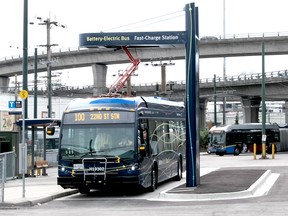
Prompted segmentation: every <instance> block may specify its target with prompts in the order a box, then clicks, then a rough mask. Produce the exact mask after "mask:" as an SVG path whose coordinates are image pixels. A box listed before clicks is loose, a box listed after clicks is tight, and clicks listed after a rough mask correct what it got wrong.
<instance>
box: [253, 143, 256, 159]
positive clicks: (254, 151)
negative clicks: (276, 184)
mask: <svg viewBox="0 0 288 216" xmlns="http://www.w3.org/2000/svg"><path fill="white" fill-rule="evenodd" d="M253 153H254V160H256V143H254V145H253Z"/></svg>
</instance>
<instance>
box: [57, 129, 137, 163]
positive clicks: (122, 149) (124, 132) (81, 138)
mask: <svg viewBox="0 0 288 216" xmlns="http://www.w3.org/2000/svg"><path fill="white" fill-rule="evenodd" d="M134 144H135V137H134V124H95V125H75V124H74V125H63V129H62V138H61V148H60V157H61V158H62V159H73V158H84V157H93V156H105V157H106V156H118V157H120V158H130V159H132V158H134V157H135V145H134Z"/></svg>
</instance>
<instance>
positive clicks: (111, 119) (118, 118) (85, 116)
mask: <svg viewBox="0 0 288 216" xmlns="http://www.w3.org/2000/svg"><path fill="white" fill-rule="evenodd" d="M134 121H135V112H124V111H92V112H75V113H65V114H64V121H63V122H65V124H97V123H102V124H103V123H132V122H134Z"/></svg>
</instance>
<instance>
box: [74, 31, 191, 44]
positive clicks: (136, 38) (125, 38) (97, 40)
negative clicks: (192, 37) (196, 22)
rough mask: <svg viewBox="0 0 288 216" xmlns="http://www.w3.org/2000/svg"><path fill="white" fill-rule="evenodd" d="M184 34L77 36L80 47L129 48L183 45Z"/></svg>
mask: <svg viewBox="0 0 288 216" xmlns="http://www.w3.org/2000/svg"><path fill="white" fill-rule="evenodd" d="M185 41H186V32H184V31H180V32H115V33H83V34H80V36H79V42H80V43H79V45H80V46H82V47H101V46H108V47H109V46H111V47H115V46H129V45H130V46H131V45H137V46H141V45H146V46H147V45H151V46H155V45H156V44H170V45H176V44H185Z"/></svg>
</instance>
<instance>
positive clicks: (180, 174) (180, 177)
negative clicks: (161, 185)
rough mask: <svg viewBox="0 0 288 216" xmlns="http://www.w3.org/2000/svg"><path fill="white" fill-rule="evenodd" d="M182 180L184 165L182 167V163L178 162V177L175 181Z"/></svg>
mask: <svg viewBox="0 0 288 216" xmlns="http://www.w3.org/2000/svg"><path fill="white" fill-rule="evenodd" d="M181 179H182V165H181V161H178V165H177V175H176V176H175V180H176V181H180V180H181Z"/></svg>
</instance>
